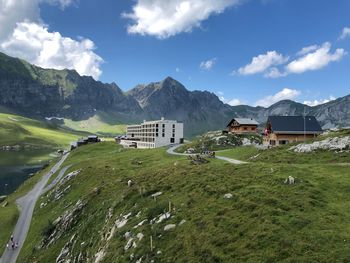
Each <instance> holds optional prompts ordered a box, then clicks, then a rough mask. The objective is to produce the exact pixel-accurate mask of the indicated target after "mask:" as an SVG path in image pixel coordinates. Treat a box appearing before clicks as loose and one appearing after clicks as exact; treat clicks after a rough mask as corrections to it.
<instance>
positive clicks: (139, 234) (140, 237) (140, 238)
mask: <svg viewBox="0 0 350 263" xmlns="http://www.w3.org/2000/svg"><path fill="white" fill-rule="evenodd" d="M136 237H137V238H138V240H139V241H141V240H142V238H143V237H144V234H142V233H138V234H137V235H136Z"/></svg>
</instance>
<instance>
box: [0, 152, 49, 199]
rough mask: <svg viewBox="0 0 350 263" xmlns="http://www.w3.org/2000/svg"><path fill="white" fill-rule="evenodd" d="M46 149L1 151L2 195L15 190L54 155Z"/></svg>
mask: <svg viewBox="0 0 350 263" xmlns="http://www.w3.org/2000/svg"><path fill="white" fill-rule="evenodd" d="M49 154H50V152H48V151H47V150H46V151H18V152H15V151H0V196H1V195H8V194H11V193H12V192H14V191H15V190H16V189H17V188H18V187H19V186H20V185H21V184H22V183H23V182H24V181H25V180H27V179H28V178H29V177H30V176H31V174H33V173H36V172H37V171H39V170H40V169H41V168H42V167H43V166H44V165H45V164H46V163H48V161H49V160H50V159H52V157H50V155H49Z"/></svg>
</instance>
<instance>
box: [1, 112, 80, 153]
mask: <svg viewBox="0 0 350 263" xmlns="http://www.w3.org/2000/svg"><path fill="white" fill-rule="evenodd" d="M83 135H85V133H81V132H73V131H68V130H65V129H61V128H57V127H55V126H51V125H49V124H46V123H44V122H40V121H37V120H33V119H28V118H25V117H21V116H18V115H13V114H5V113H0V146H3V145H21V146H23V145H30V146H33V147H38V148H60V147H67V146H68V145H69V144H70V143H71V142H72V141H75V140H77V138H79V137H82V136H83Z"/></svg>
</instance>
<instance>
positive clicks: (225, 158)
mask: <svg viewBox="0 0 350 263" xmlns="http://www.w3.org/2000/svg"><path fill="white" fill-rule="evenodd" d="M180 146H181V144H179V145H175V146H172V147H170V148H169V149H167V153H168V154H172V155H181V156H189V155H196V154H188V153H177V152H175V150H176V149H177V148H178V147H180ZM215 158H216V159H219V160H223V161H226V162H229V163H233V164H245V163H247V162H243V161H240V160H236V159H231V158H228V157H224V156H215Z"/></svg>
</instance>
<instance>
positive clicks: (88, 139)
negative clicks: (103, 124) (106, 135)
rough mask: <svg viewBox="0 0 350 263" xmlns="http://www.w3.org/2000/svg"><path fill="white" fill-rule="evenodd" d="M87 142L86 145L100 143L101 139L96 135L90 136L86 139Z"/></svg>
mask: <svg viewBox="0 0 350 263" xmlns="http://www.w3.org/2000/svg"><path fill="white" fill-rule="evenodd" d="M87 141H88V143H96V142H100V141H101V139H100V138H98V136H97V135H90V136H88V137H87Z"/></svg>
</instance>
